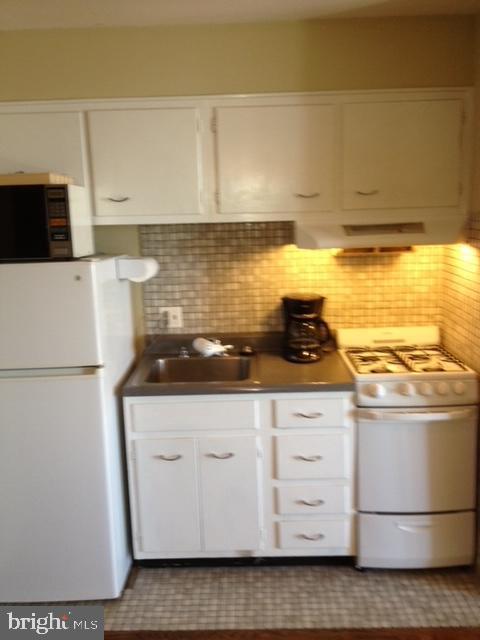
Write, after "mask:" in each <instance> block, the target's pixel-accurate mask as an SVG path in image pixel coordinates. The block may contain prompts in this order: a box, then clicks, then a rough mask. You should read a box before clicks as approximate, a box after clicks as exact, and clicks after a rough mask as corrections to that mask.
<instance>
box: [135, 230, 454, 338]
mask: <svg viewBox="0 0 480 640" xmlns="http://www.w3.org/2000/svg"><path fill="white" fill-rule="evenodd" d="M140 244H141V251H142V254H143V255H146V256H153V257H155V258H156V259H157V260H158V262H159V264H160V270H159V273H158V275H157V276H156V277H155V278H153V279H152V280H150V281H149V282H147V283H146V284H145V286H144V310H145V329H146V333H147V334H155V333H168V332H170V333H175V332H178V333H185V332H188V333H196V332H198V333H204V332H215V331H218V332H232V331H233V332H242V331H278V330H281V329H282V328H283V320H282V312H281V297H282V296H283V295H285V294H288V293H293V292H311V291H313V292H316V293H319V294H321V295H323V296H325V297H326V298H327V300H326V301H325V305H324V317H325V319H326V320H327V321H328V322H330V323H331V325H332V326H333V327H334V328H335V327H339V326H344V327H355V326H382V325H392V324H395V325H399V324H439V323H441V319H442V309H443V307H442V277H443V273H442V265H443V260H444V254H445V247H442V246H425V247H416V248H415V249H414V251H413V252H411V253H405V254H395V255H381V256H354V257H344V256H338V255H336V252H335V251H334V250H317V251H309V250H302V249H298V248H297V247H296V246H295V245H294V244H293V223H290V222H260V223H233V224H230V223H225V224H188V225H187V224H183V225H182V224H180V225H158V226H152V225H148V226H142V227H140ZM162 306H181V307H182V308H183V317H184V328H183V329H178V330H170V331H168V330H166V328H165V326H163V323H162V317H161V315H160V314H159V311H158V309H159V307H162Z"/></svg>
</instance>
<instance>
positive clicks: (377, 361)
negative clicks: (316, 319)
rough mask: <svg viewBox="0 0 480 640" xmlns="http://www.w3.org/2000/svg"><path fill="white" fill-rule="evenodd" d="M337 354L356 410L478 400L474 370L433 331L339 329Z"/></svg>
mask: <svg viewBox="0 0 480 640" xmlns="http://www.w3.org/2000/svg"><path fill="white" fill-rule="evenodd" d="M337 342H338V346H339V347H340V354H341V356H342V357H343V359H344V360H345V362H346V364H347V366H348V368H349V369H350V371H351V372H352V375H353V376H354V378H355V380H356V391H357V402H358V404H359V406H377V407H379V406H384V407H388V406H394V407H398V406H417V407H419V406H424V407H427V406H435V405H439V406H446V405H459V404H469V403H474V402H477V400H478V381H477V374H476V373H475V371H473V370H472V369H470V368H469V367H468V366H467V365H465V364H463V363H462V362H461V361H460V360H459V359H458V358H456V357H455V356H454V355H452V354H451V353H449V352H448V351H447V350H446V349H444V348H443V347H442V346H441V345H440V333H439V330H438V327H379V328H372V329H339V330H338V331H337Z"/></svg>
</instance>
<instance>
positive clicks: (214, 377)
mask: <svg viewBox="0 0 480 640" xmlns="http://www.w3.org/2000/svg"><path fill="white" fill-rule="evenodd" d="M250 361H251V360H250V358H248V357H242V356H225V357H219V358H217V357H213V358H201V357H198V358H197V357H193V358H168V357H166V358H158V360H155V362H154V364H153V366H152V367H151V368H150V371H149V372H148V374H147V377H146V382H157V383H172V382H232V381H237V380H247V379H248V378H249V377H250Z"/></svg>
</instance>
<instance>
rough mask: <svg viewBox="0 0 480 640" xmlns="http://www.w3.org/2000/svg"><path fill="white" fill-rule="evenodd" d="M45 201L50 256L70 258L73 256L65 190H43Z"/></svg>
mask: <svg viewBox="0 0 480 640" xmlns="http://www.w3.org/2000/svg"><path fill="white" fill-rule="evenodd" d="M45 199H46V209H47V219H48V239H49V244H50V256H51V257H52V258H71V257H72V255H73V254H72V238H71V234H70V216H69V211H68V196H67V188H66V187H64V186H61V187H60V186H54V187H53V186H52V187H50V186H48V187H46V188H45Z"/></svg>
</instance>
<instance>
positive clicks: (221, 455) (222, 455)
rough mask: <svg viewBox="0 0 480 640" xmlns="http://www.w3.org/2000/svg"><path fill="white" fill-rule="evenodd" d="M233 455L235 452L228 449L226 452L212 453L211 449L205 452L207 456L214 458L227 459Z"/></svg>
mask: <svg viewBox="0 0 480 640" xmlns="http://www.w3.org/2000/svg"><path fill="white" fill-rule="evenodd" d="M234 455H235V454H234V453H232V452H231V451H228V452H227V453H213V451H211V452H210V453H207V456H208V457H209V458H216V459H217V460H227V458H233V456H234Z"/></svg>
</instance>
